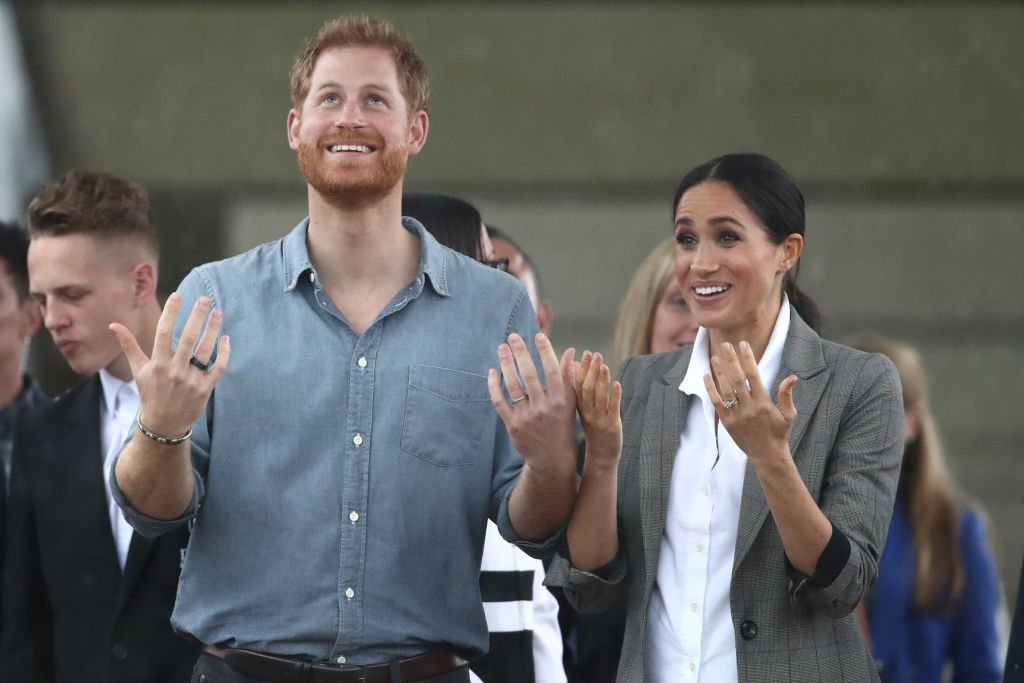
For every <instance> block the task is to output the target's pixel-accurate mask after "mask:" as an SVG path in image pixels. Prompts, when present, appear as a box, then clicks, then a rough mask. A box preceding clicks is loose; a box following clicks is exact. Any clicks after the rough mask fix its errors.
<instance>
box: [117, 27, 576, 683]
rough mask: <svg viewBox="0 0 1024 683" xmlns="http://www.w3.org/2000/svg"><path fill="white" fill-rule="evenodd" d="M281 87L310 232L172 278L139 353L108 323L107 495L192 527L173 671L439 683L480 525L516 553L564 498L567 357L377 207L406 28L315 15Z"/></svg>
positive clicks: (133, 514) (394, 151) (468, 654)
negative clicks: (129, 430)
mask: <svg viewBox="0 0 1024 683" xmlns="http://www.w3.org/2000/svg"><path fill="white" fill-rule="evenodd" d="M291 87H292V102H293V108H292V110H291V111H290V112H289V114H288V127H287V131H288V142H289V145H290V146H291V147H292V149H294V150H296V152H297V154H298V159H299V166H300V168H301V170H302V173H303V175H304V176H305V178H306V181H307V183H308V199H309V217H308V218H306V219H304V220H302V221H301V222H300V223H299V225H298V226H296V227H295V228H294V230H292V232H291V233H289V234H288V235H287V236H286V237H284V238H283V239H281V240H278V241H276V242H273V243H270V244H266V245H263V246H261V247H257V248H256V249H254V250H252V251H250V252H247V253H245V254H242V255H241V256H238V257H235V258H232V259H228V260H226V261H221V262H219V263H213V264H207V265H204V266H201V267H199V268H197V269H196V270H194V271H193V272H192V273H191V274H190V275H189V276H188V277H187V278H186V279H185V281H184V282H183V283H182V284H181V286H180V287H179V289H178V291H177V292H176V293H175V294H172V295H171V297H169V299H168V302H167V305H166V307H165V309H164V312H163V315H162V317H161V319H160V322H159V324H158V329H157V334H156V342H155V344H154V347H153V353H152V357H151V358H150V357H147V356H146V354H145V353H143V352H142V350H141V349H139V347H138V345H137V344H136V342H135V340H134V338H133V337H132V335H131V334H130V333H129V332H128V330H127V329H126V328H124V327H122V326H120V325H116V324H115V325H112V326H111V328H112V329H113V330H115V332H116V333H117V334H118V337H119V338H120V341H121V344H122V346H123V348H124V350H125V353H126V355H127V357H128V360H129V362H130V364H131V367H132V370H133V373H134V376H135V378H136V380H137V383H138V387H139V394H140V400H141V411H140V413H139V416H138V424H137V431H136V433H135V434H134V438H133V440H132V441H131V442H130V443H129V445H128V446H126V448H125V450H124V451H123V452H122V453H121V455H120V458H119V460H118V462H117V464H116V466H115V470H114V475H113V479H114V488H115V489H116V490H117V493H116V495H117V497H118V501H119V503H120V505H121V507H122V509H123V510H124V512H125V514H126V516H127V517H128V519H129V520H130V522H131V523H132V524H133V525H134V526H135V528H136V529H138V530H139V531H140V532H143V533H147V534H154V535H155V534H160V533H163V532H165V531H167V530H168V529H173V528H176V527H178V526H180V525H183V524H187V523H188V522H190V521H193V520H194V529H193V534H192V537H191V539H192V540H191V542H190V544H189V549H188V553H187V555H186V557H185V562H184V566H183V569H182V578H181V584H180V588H179V592H178V600H177V603H176V605H175V610H174V614H173V616H172V624H173V625H174V627H175V628H176V629H177V630H178V631H180V632H181V633H183V634H185V635H186V636H188V637H189V638H191V639H194V640H196V641H198V642H200V643H202V644H203V655H202V656H200V659H199V661H198V663H197V665H196V671H195V674H194V677H193V680H195V681H207V680H211V681H212V680H216V681H238V682H248V683H253V682H256V681H311V680H312V681H381V682H384V681H388V682H392V683H394V682H397V681H431V682H432V683H455V682H459V683H464V682H465V681H467V680H468V673H467V669H466V661H467V660H468V659H469V658H472V657H474V656H476V655H478V654H480V653H481V652H483V651H484V650H485V649H486V647H487V626H486V622H485V619H484V613H483V609H482V606H481V602H480V593H479V588H478V584H477V574H478V571H479V567H480V556H481V552H482V547H483V538H484V529H485V523H486V520H487V518H488V516H490V517H491V518H492V519H494V520H495V521H496V523H497V524H498V526H499V528H500V529H501V531H502V534H503V535H504V536H505V537H506V538H508V539H509V540H511V541H513V542H516V543H517V544H519V545H520V546H521V547H523V548H524V549H527V550H529V551H530V552H532V553H533V554H536V555H538V556H541V555H544V554H547V553H550V552H551V551H552V550H553V546H554V544H555V541H556V539H557V537H558V532H559V530H560V528H561V527H562V526H563V525H564V524H565V522H566V520H567V519H568V516H569V513H570V511H571V508H572V505H573V502H574V496H575V455H574V448H573V440H572V439H573V435H572V429H573V416H574V397H573V394H572V388H571V381H569V373H570V371H571V368H570V366H571V359H572V354H571V350H570V351H567V352H566V353H565V354H563V356H562V358H561V360H559V359H558V358H557V357H556V356H555V354H554V351H553V349H552V347H551V344H550V342H549V341H548V340H547V338H546V337H544V336H543V335H538V334H537V323H536V318H535V316H534V313H533V310H532V308H531V306H530V303H529V299H528V297H527V295H526V292H525V291H524V290H523V288H522V287H521V286H520V285H519V284H518V283H517V282H515V281H514V280H513V279H511V278H508V277H506V276H505V275H504V274H502V273H500V272H498V271H496V270H494V269H491V268H487V267H485V266H483V265H481V264H479V263H476V262H475V261H473V260H472V259H469V258H467V257H464V256H461V255H458V254H455V253H454V252H452V251H450V250H448V249H446V248H443V247H441V246H440V245H439V244H438V243H437V242H436V241H435V240H434V239H433V238H432V237H431V236H430V234H429V233H427V232H426V231H425V230H424V228H423V226H422V225H421V224H419V223H418V222H416V221H415V220H412V219H408V218H402V217H401V199H402V184H403V183H402V180H403V175H404V172H405V167H406V164H407V162H408V159H409V157H411V156H414V155H416V154H418V153H419V152H420V150H421V149H422V148H423V145H424V143H425V142H426V139H427V131H428V116H427V77H426V69H425V67H424V65H423V63H422V61H421V60H420V58H419V57H418V55H417V54H416V53H415V51H414V49H413V48H412V45H411V44H410V43H409V42H408V41H407V40H406V39H404V38H403V37H401V36H400V35H398V34H397V33H396V32H395V31H394V29H393V28H392V27H391V26H390V25H389V24H386V23H384V22H380V21H376V20H371V19H367V18H364V17H358V18H341V19H338V20H335V21H332V22H328V23H327V24H325V25H324V26H323V28H322V29H321V30H320V32H319V34H318V35H317V36H316V37H314V38H313V39H312V40H311V41H310V42H309V43H308V44H307V46H306V49H305V50H304V52H303V53H302V54H301V55H300V56H299V58H298V60H297V62H296V63H295V65H294V67H293V69H292V78H291ZM183 308H184V310H185V311H189V313H188V314H187V315H181V316H179V315H178V313H179V311H181V310H182V309H183ZM222 333H230V338H231V340H237V344H236V343H232V341H231V340H229V337H228V335H227V334H223V335H222ZM525 339H536V345H537V353H536V355H535V356H531V353H530V352H529V351H528V349H527V346H526V342H525V341H524V340H525ZM506 342H507V343H506ZM495 348H498V349H499V353H498V357H499V364H500V366H501V374H502V375H503V376H504V377H505V378H506V379H509V378H511V377H512V376H513V375H514V374H515V372H516V370H515V368H516V367H517V366H518V368H519V372H520V373H521V375H522V381H523V382H524V383H525V387H523V386H522V385H521V384H520V382H519V381H518V380H517V381H511V382H510V388H509V396H508V398H505V397H504V396H502V395H501V394H500V393H499V394H496V396H501V401H498V400H495V401H494V404H495V405H499V406H500V408H501V410H502V411H503V413H505V414H506V415H507V414H509V413H510V412H512V413H515V414H516V415H517V416H519V417H517V418H516V419H513V420H511V427H510V429H511V431H512V432H513V436H512V437H511V438H510V436H509V433H508V432H507V431H506V430H505V428H504V426H503V424H502V422H501V421H499V419H498V416H497V414H496V412H495V410H494V408H493V407H492V399H491V395H492V394H491V391H492V390H494V391H497V387H498V383H499V374H498V372H497V371H496V370H493V369H490V366H491V365H493V364H494V363H493V358H494V349H495ZM535 357H536V358H539V359H540V362H541V365H540V366H538V365H537V364H536V363H535V362H534V358H535ZM541 373H543V375H544V381H543V382H542V381H541V379H540V378H539V376H540V374H541ZM215 387H216V388H215ZM524 388H525V390H526V391H528V392H529V396H528V399H529V400H526V399H527V396H526V394H525V393H524ZM510 402H514V403H516V404H518V405H517V406H516V410H515V411H510V410H509V408H508V406H509V403H510ZM527 415H530V416H533V417H532V418H531V419H530V420H529V421H530V422H537V421H538V420H537V418H538V417H539V418H540V420H539V422H540V423H542V426H541V428H532V429H524V428H522V427H521V426H520V423H521V422H522V419H523V416H527ZM513 442H514V443H515V446H513ZM520 453H521V454H522V455H520Z"/></svg>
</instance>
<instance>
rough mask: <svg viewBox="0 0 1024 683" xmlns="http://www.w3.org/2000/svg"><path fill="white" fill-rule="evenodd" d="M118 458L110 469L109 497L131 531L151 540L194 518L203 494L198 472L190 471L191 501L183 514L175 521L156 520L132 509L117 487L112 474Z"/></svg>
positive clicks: (201, 479) (201, 481)
mask: <svg viewBox="0 0 1024 683" xmlns="http://www.w3.org/2000/svg"><path fill="white" fill-rule="evenodd" d="M119 457H121V456H120V454H119V455H118V456H116V457H115V459H114V464H113V465H112V466H111V467H110V495H111V496H112V497H113V499H114V502H115V503H117V506H118V507H119V508H121V514H123V515H124V518H125V520H126V521H127V522H128V524H130V525H131V527H132V528H133V529H135V530H136V531H137V532H139V533H140V534H141V535H143V536H146V537H148V538H153V537H156V536H160V535H161V534H165V533H167V532H168V531H171V530H173V529H177V528H178V527H180V526H181V525H183V524H185V523H187V522H188V521H190V520H191V519H192V518H193V517H195V515H196V511H197V510H198V509H199V501H200V500H201V499H202V496H203V492H204V488H203V478H202V477H200V476H199V473H198V472H196V471H195V470H192V477H193V479H194V480H195V486H194V487H193V489H192V500H191V501H189V504H188V508H186V509H185V512H183V513H182V514H181V516H180V517H178V518H176V519H157V518H155V517H150V516H148V515H145V514H143V513H141V512H139V511H138V510H136V509H135V508H134V507H132V505H131V503H129V502H128V498H127V497H125V495H124V492H123V491H122V490H121V487H120V486H118V485H117V478H116V477H115V476H114V473H115V472H116V471H117V458H119Z"/></svg>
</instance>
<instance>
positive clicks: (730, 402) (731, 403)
mask: <svg viewBox="0 0 1024 683" xmlns="http://www.w3.org/2000/svg"><path fill="white" fill-rule="evenodd" d="M739 404H740V402H739V399H735V398H727V399H725V400H724V401H722V405H723V406H725V407H726V408H729V409H730V410H731V409H733V408H735V407H736V406H738V405H739Z"/></svg>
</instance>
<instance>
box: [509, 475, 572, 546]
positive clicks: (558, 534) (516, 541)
mask: <svg viewBox="0 0 1024 683" xmlns="http://www.w3.org/2000/svg"><path fill="white" fill-rule="evenodd" d="M514 489H515V486H509V487H508V492H507V493H506V494H505V497H504V498H502V499H501V505H500V507H499V508H498V517H497V519H496V520H495V524H497V525H498V532H499V533H501V537H502V538H504V539H505V540H506V541H508V542H509V543H511V544H513V545H515V546H516V547H518V548H520V549H521V550H522V551H523V552H524V553H526V554H527V555H529V556H530V557H533V558H536V559H539V560H544V559H547V558H549V557H551V556H552V555H553V554H554V553H555V549H556V548H557V547H558V542H559V539H561V538H562V534H563V533H565V529H558V530H557V531H555V532H554V533H553V534H551V535H550V536H548V537H547V538H545V539H542V540H540V541H530V540H527V539H525V538H523V537H522V536H520V535H519V534H517V533H516V530H515V527H513V526H512V518H511V517H509V512H508V507H509V500H510V499H511V498H512V491H513V490H514Z"/></svg>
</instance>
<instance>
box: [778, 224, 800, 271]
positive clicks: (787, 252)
mask: <svg viewBox="0 0 1024 683" xmlns="http://www.w3.org/2000/svg"><path fill="white" fill-rule="evenodd" d="M779 247H780V248H781V250H782V260H781V261H780V262H779V266H780V268H781V269H782V270H783V272H785V271H787V270H790V269H792V268H793V267H794V266H796V264H797V261H799V260H800V254H801V253H803V250H804V236H803V235H799V234H797V233H795V232H794V233H792V234H789V235H786V239H785V240H783V242H782V244H780V245H779Z"/></svg>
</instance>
